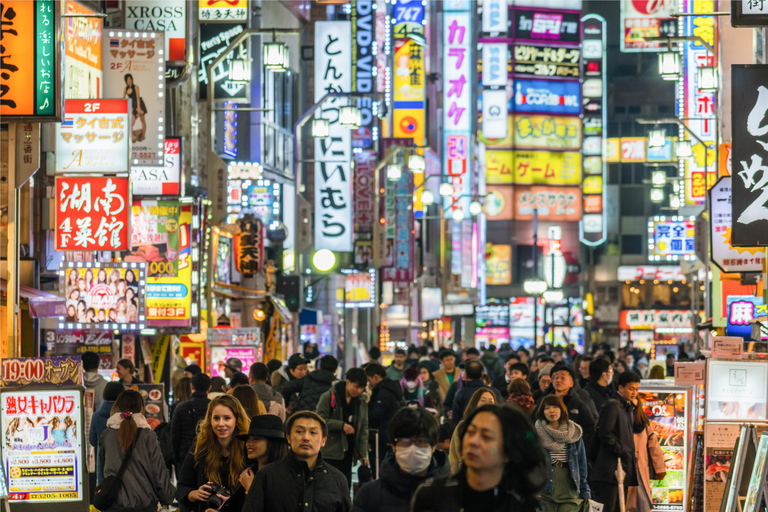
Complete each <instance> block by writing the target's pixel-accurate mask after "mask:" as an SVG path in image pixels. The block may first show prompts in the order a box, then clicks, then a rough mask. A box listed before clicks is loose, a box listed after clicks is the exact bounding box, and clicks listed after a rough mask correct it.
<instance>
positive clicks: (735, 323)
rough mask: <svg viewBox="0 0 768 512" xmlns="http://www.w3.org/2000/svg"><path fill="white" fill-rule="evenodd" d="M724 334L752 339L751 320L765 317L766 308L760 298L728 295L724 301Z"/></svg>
mask: <svg viewBox="0 0 768 512" xmlns="http://www.w3.org/2000/svg"><path fill="white" fill-rule="evenodd" d="M725 303H726V309H725V334H726V336H737V337H741V338H744V339H745V340H751V339H752V323H751V322H752V320H753V319H755V318H757V317H759V316H765V314H766V311H767V308H766V306H765V304H764V302H763V298H762V297H754V296H752V295H729V296H727V297H726V299H725Z"/></svg>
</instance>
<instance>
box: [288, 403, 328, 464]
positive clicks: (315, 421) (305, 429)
mask: <svg viewBox="0 0 768 512" xmlns="http://www.w3.org/2000/svg"><path fill="white" fill-rule="evenodd" d="M285 429H286V430H287V431H288V443H289V444H290V445H291V453H293V455H294V457H296V458H297V459H299V460H301V461H304V462H306V463H307V464H309V465H310V467H312V466H314V464H315V461H317V455H318V454H319V453H320V449H321V448H322V447H323V446H325V442H326V440H327V439H328V426H327V425H326V424H325V420H323V418H321V417H320V416H319V415H318V414H317V413H314V412H312V411H299V412H296V413H294V414H292V415H291V417H290V418H288V421H287V422H286V424H285Z"/></svg>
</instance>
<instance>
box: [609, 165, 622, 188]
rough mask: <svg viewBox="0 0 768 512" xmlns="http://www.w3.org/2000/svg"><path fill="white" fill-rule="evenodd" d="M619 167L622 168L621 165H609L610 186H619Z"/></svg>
mask: <svg viewBox="0 0 768 512" xmlns="http://www.w3.org/2000/svg"><path fill="white" fill-rule="evenodd" d="M619 167H621V165H620V164H608V184H609V185H618V184H619Z"/></svg>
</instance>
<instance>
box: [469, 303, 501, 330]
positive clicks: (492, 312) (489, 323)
mask: <svg viewBox="0 0 768 512" xmlns="http://www.w3.org/2000/svg"><path fill="white" fill-rule="evenodd" d="M475 326H476V327H509V304H487V305H485V306H475Z"/></svg>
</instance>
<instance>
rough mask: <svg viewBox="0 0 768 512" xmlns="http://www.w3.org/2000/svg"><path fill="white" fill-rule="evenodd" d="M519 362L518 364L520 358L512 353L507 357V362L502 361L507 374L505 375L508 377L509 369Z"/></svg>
mask: <svg viewBox="0 0 768 512" xmlns="http://www.w3.org/2000/svg"><path fill="white" fill-rule="evenodd" d="M519 362H520V356H518V355H517V354H515V353H514V352H513V353H511V354H509V355H508V356H507V360H506V361H504V371H505V372H507V375H509V372H510V367H511V366H512V365H513V364H516V363H519Z"/></svg>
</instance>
